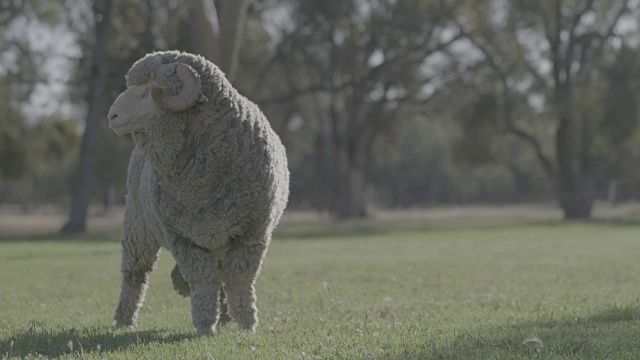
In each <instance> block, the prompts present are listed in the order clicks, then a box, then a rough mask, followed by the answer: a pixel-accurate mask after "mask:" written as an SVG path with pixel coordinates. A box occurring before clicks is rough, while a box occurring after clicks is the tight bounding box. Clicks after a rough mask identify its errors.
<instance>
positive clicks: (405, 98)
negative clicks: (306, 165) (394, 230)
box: [260, 0, 459, 218]
mask: <svg viewBox="0 0 640 360" xmlns="http://www.w3.org/2000/svg"><path fill="white" fill-rule="evenodd" d="M454 3H455V2H451V3H449V2H445V1H441V2H425V1H418V0H416V1H401V2H387V1H372V2H367V3H366V6H365V5H364V3H363V2H360V1H354V0H352V1H324V2H316V1H300V2H297V3H296V5H294V8H293V10H292V13H293V14H294V17H293V22H294V24H293V25H292V26H290V27H285V28H284V30H283V33H282V37H283V39H282V41H281V44H280V49H279V52H278V59H277V63H278V64H279V66H280V72H279V74H280V77H281V78H282V79H284V82H285V84H288V86H289V93H288V94H284V95H279V96H275V97H272V98H270V99H264V100H263V101H261V102H260V103H262V104H263V105H268V104H270V103H282V102H293V103H295V106H296V108H297V110H296V112H297V114H298V116H300V114H301V116H302V117H306V118H307V119H309V120H314V121H315V123H316V125H315V126H316V128H317V131H318V132H317V134H318V137H317V138H316V139H315V140H314V142H315V143H316V144H317V146H316V149H317V150H316V163H317V164H318V165H317V167H316V168H317V176H316V178H317V179H323V178H325V176H323V174H333V178H332V179H329V181H332V184H331V185H330V186H322V183H319V184H317V185H320V186H322V187H324V188H328V189H331V192H332V194H331V195H330V196H329V197H330V198H331V199H332V201H331V204H330V205H329V206H330V208H331V211H332V212H333V214H334V215H335V216H336V217H338V218H351V217H363V216H368V215H370V210H369V203H370V201H369V200H370V190H369V189H371V186H372V181H371V170H372V169H371V167H372V154H373V148H374V146H375V144H376V143H377V142H379V141H381V139H382V138H383V137H385V136H389V135H391V134H393V133H394V132H395V130H396V129H397V128H398V127H400V126H401V121H399V118H398V115H399V113H400V110H401V109H402V110H403V111H405V112H406V111H408V110H407V109H409V108H411V107H412V106H413V107H421V106H423V105H424V104H425V103H426V102H428V100H429V95H430V94H428V93H426V94H425V93H424V92H423V90H424V87H425V86H426V85H428V84H431V82H432V80H433V76H432V75H430V74H427V73H425V72H424V71H422V66H423V64H424V63H425V62H426V59H428V58H430V57H431V56H433V55H434V54H437V53H439V52H441V51H442V50H444V49H445V48H446V47H447V46H448V45H449V44H451V43H453V42H454V41H455V40H456V39H457V38H458V36H459V34H457V33H455V32H452V31H450V30H452V29H451V28H450V27H449V25H450V24H449V19H450V15H451V14H452V9H453V7H454V6H455V5H454ZM431 85H432V86H433V84H431ZM326 158H329V159H331V160H330V161H326V160H324V159H326ZM325 166H329V168H326V167H325ZM294 185H295V184H294ZM325 197H326V196H325Z"/></svg>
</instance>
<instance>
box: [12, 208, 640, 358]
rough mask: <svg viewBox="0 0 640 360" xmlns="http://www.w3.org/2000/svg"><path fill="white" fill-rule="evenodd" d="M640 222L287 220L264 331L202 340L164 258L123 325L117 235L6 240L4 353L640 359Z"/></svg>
mask: <svg viewBox="0 0 640 360" xmlns="http://www.w3.org/2000/svg"><path fill="white" fill-rule="evenodd" d="M639 240H640V226H638V225H635V224H633V223H624V224H623V223H616V222H614V223H613V224H608V223H607V222H595V223H572V224H564V223H561V222H560V221H557V220H553V219H551V220H535V221H522V220H513V219H511V220H509V219H494V220H491V221H478V220H475V221H473V220H465V221H460V222H457V221H442V222H438V221H431V222H427V223H420V222H419V221H409V222H406V223H403V222H401V221H386V222H380V223H366V224H355V223H354V224H344V225H340V226H330V227H327V226H326V225H317V224H316V225H313V224H308V225H287V226H283V227H282V228H281V229H280V230H279V231H278V233H277V235H276V238H275V240H274V242H273V244H272V247H271V249H270V251H269V254H268V256H267V260H266V262H265V265H264V267H263V271H262V274H261V276H260V278H259V280H258V283H257V291H258V308H259V310H260V313H259V316H260V324H259V326H258V330H257V332H256V333H255V334H248V333H243V332H240V331H238V330H237V329H236V328H235V327H234V326H233V325H231V326H227V327H223V328H220V329H219V330H218V334H217V335H216V336H215V337H213V338H197V337H195V336H194V331H193V329H192V326H191V323H190V310H189V301H188V299H184V298H181V297H180V296H178V295H177V294H176V293H175V292H174V291H173V290H172V287H171V282H170V277H169V273H170V270H171V268H172V267H173V260H172V259H171V256H170V255H169V254H168V253H164V254H163V256H162V257H161V259H160V263H159V267H158V269H157V270H156V272H155V273H154V274H153V276H152V278H151V285H150V289H149V291H148V294H147V301H146V303H145V306H144V307H143V309H142V311H141V314H140V317H139V324H138V327H137V328H136V329H135V330H124V331H115V330H113V328H112V320H111V319H112V317H113V311H114V309H115V306H116V302H117V299H118V294H119V284H120V274H119V259H120V248H119V244H118V242H117V240H116V239H115V238H114V236H107V235H101V234H100V233H93V234H89V235H87V236H75V237H50V236H46V235H37V236H24V235H10V236H4V237H0V358H2V359H4V358H8V359H12V358H24V357H31V358H37V357H43V358H58V357H61V358H83V359H92V358H113V359H123V358H130V359H332V358H333V359H422V358H426V359H531V358H536V359H605V358H607V359H638V358H639V357H640V261H639V260H640V241H639Z"/></svg>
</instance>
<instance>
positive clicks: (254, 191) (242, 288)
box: [108, 51, 289, 335]
mask: <svg viewBox="0 0 640 360" xmlns="http://www.w3.org/2000/svg"><path fill="white" fill-rule="evenodd" d="M126 80H127V89H126V90H125V91H124V92H123V93H122V94H120V96H118V98H117V99H116V100H115V102H114V104H113V105H112V107H111V109H110V111H109V115H108V119H109V126H110V127H111V128H112V129H113V131H114V132H115V133H116V134H118V135H124V134H131V136H132V138H133V141H134V143H135V148H134V150H133V153H132V155H131V159H130V163H129V173H128V179H127V188H128V195H127V204H126V210H125V221H124V228H123V231H122V236H121V241H122V248H123V253H122V275H123V280H122V292H121V295H120V302H119V305H118V307H117V310H116V314H115V320H116V327H122V326H133V325H135V323H136V319H137V315H138V311H139V310H140V307H141V306H142V303H143V301H144V296H145V292H146V289H147V286H148V281H149V275H150V273H151V271H152V270H153V269H154V266H155V262H156V260H157V258H158V254H159V252H160V248H161V247H164V248H166V249H168V250H169V251H170V252H171V254H172V255H173V257H174V259H175V260H176V267H175V268H174V269H173V271H172V274H171V277H172V279H173V284H174V288H175V289H176V290H177V291H178V292H179V293H180V294H182V295H184V296H191V315H192V320H193V325H194V326H195V328H196V330H197V333H198V334H200V335H212V334H213V333H214V332H215V329H216V324H217V323H218V319H219V318H220V319H221V321H225V320H228V319H229V317H230V318H231V319H233V320H235V321H236V322H237V323H238V326H239V327H240V328H241V329H247V330H255V326H256V324H257V309H256V295H255V291H254V283H255V281H256V277H257V276H258V273H259V272H260V267H261V264H262V260H263V258H264V256H265V253H266V251H267V247H268V245H269V242H270V240H271V233H272V232H273V230H274V228H275V226H276V224H277V223H278V221H279V219H280V216H281V215H282V212H283V211H284V208H285V206H286V203H287V199H288V195H289V171H288V170H287V157H286V153H285V149H284V146H283V145H282V143H281V142H280V139H279V138H278V136H277V135H276V134H275V132H274V131H273V130H272V129H271V126H270V125H269V122H268V121H267V119H266V118H265V116H264V115H263V113H262V112H261V111H260V110H259V109H258V107H257V106H256V105H255V104H254V103H252V102H251V101H249V100H247V99H246V98H245V97H243V96H242V95H240V94H238V92H237V91H236V90H235V89H234V88H233V87H232V86H231V84H230V83H229V82H228V81H227V80H226V78H225V77H224V74H223V73H222V72H221V71H220V69H218V67H216V66H215V65H214V64H212V63H211V62H209V61H207V60H205V59H204V58H203V57H200V56H195V55H192V54H187V53H180V52H177V51H167V52H157V53H153V54H148V55H147V56H145V57H144V58H142V59H140V60H139V61H137V62H136V63H135V64H134V65H133V66H132V67H131V69H130V70H129V72H128V74H127V76H126ZM220 316H221V317H220Z"/></svg>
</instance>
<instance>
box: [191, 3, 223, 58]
mask: <svg viewBox="0 0 640 360" xmlns="http://www.w3.org/2000/svg"><path fill="white" fill-rule="evenodd" d="M192 6H193V7H192V8H191V14H190V20H191V36H190V37H191V47H192V48H193V52H194V53H196V54H198V55H202V56H204V57H205V58H206V59H207V60H210V61H215V56H216V55H215V54H216V53H218V49H217V46H218V43H219V40H218V39H219V37H220V24H219V22H218V13H217V11H216V6H215V4H214V3H213V0H198V1H195V2H193V3H192Z"/></svg>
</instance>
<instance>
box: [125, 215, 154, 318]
mask: <svg viewBox="0 0 640 360" xmlns="http://www.w3.org/2000/svg"><path fill="white" fill-rule="evenodd" d="M127 210H129V207H128V208H127ZM159 253H160V245H159V244H157V243H156V242H155V239H154V238H153V236H152V235H151V234H150V233H149V232H148V231H147V230H146V229H145V227H144V224H142V221H141V219H140V218H139V217H137V216H135V215H134V214H132V213H131V211H128V213H127V214H125V224H124V228H123V231H122V290H121V292H120V301H119V303H118V307H117V309H116V314H115V317H114V319H115V321H116V324H115V325H116V328H121V327H123V326H135V325H136V321H137V318H138V312H139V310H140V308H141V307H142V303H143V302H144V296H145V294H146V292H147V287H148V284H149V275H151V272H152V271H153V270H154V267H155V263H156V261H157V259H158V255H159Z"/></svg>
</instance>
